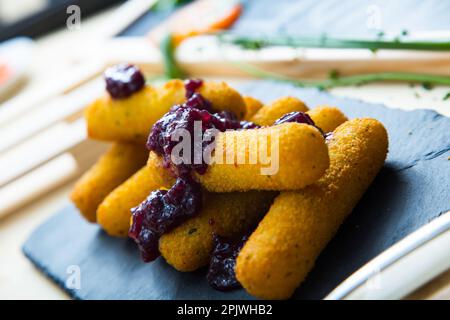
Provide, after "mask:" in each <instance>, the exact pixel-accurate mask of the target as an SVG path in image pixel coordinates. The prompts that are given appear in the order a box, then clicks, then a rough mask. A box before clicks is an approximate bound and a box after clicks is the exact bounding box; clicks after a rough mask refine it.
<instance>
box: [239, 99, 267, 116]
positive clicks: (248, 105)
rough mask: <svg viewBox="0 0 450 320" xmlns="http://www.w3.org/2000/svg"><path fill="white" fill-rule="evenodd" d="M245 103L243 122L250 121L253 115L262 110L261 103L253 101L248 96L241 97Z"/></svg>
mask: <svg viewBox="0 0 450 320" xmlns="http://www.w3.org/2000/svg"><path fill="white" fill-rule="evenodd" d="M243 99H244V102H245V116H244V120H246V121H250V119H251V118H252V117H253V115H254V114H255V113H256V112H257V111H258V110H259V109H261V108H262V106H263V103H262V102H261V101H259V100H258V99H255V98H253V97H250V96H244V97H243Z"/></svg>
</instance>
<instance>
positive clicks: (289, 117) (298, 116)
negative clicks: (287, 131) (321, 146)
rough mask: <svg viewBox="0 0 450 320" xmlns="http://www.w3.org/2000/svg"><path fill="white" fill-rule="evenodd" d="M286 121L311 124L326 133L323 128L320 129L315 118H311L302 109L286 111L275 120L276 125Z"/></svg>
mask: <svg viewBox="0 0 450 320" xmlns="http://www.w3.org/2000/svg"><path fill="white" fill-rule="evenodd" d="M286 122H297V123H305V124H309V125H311V126H314V127H316V128H317V129H318V130H319V131H320V132H321V133H322V135H324V132H323V131H322V129H320V128H319V127H318V126H316V124H315V123H314V121H313V119H311V117H310V116H309V115H308V114H307V113H304V112H301V111H294V112H290V113H286V114H285V115H284V116H282V117H281V118H280V119H278V120H277V121H275V123H274V125H277V124H282V123H286Z"/></svg>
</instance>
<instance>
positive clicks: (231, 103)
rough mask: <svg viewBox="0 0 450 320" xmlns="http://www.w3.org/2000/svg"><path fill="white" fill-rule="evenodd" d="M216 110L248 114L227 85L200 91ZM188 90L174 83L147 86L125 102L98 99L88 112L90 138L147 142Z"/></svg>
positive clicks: (207, 85) (209, 85)
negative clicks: (164, 117) (159, 121)
mask: <svg viewBox="0 0 450 320" xmlns="http://www.w3.org/2000/svg"><path fill="white" fill-rule="evenodd" d="M198 92H199V93H201V94H202V95H203V96H204V97H205V98H206V99H208V100H209V101H210V102H211V103H212V106H213V108H214V109H215V110H218V111H222V110H228V111H233V112H234V113H235V114H236V115H237V116H238V117H239V118H242V117H243V116H244V114H245V103H244V100H243V99H242V97H241V95H240V94H239V93H238V92H237V91H235V90H234V89H232V88H230V87H229V86H228V85H227V84H226V83H224V82H206V83H204V84H202V86H201V87H200V88H199V89H198ZM185 93H186V90H185V88H184V83H183V81H181V80H171V81H169V82H167V83H166V84H165V85H163V86H162V87H159V88H154V87H150V86H145V87H144V88H143V89H141V90H140V91H138V92H136V93H134V94H133V95H131V96H130V97H128V98H126V99H112V98H111V97H110V95H109V94H105V95H104V96H103V97H101V98H99V99H97V100H95V101H94V102H93V103H92V104H91V105H89V106H88V107H87V108H86V110H85V118H86V122H87V129H88V135H89V137H90V138H93V139H98V140H107V141H122V142H123V141H125V142H138V143H145V141H146V139H147V137H148V134H149V132H150V129H151V128H152V126H153V124H154V123H155V122H156V121H157V120H159V119H160V118H161V117H162V116H163V115H164V114H165V113H166V112H168V111H169V109H170V108H171V107H172V106H174V105H176V104H180V103H183V102H184V101H185V100H186V98H185Z"/></svg>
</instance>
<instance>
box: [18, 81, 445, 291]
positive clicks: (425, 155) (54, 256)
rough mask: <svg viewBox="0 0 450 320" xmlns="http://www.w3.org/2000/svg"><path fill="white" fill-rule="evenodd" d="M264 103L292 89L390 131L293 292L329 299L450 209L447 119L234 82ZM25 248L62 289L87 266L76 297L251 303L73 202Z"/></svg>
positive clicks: (309, 101) (310, 102)
mask: <svg viewBox="0 0 450 320" xmlns="http://www.w3.org/2000/svg"><path fill="white" fill-rule="evenodd" d="M238 89H239V90H240V91H241V92H242V93H245V94H250V95H253V96H255V97H257V98H260V99H262V100H263V101H270V100H271V99H274V98H277V97H280V96H283V95H293V96H297V97H299V98H301V99H303V100H304V101H305V102H306V103H307V104H308V105H309V106H310V107H314V106H316V105H318V104H330V105H336V106H339V107H340V108H341V109H342V110H343V111H344V112H345V113H346V114H347V115H348V116H349V118H355V117H373V118H376V119H379V120H380V121H382V122H383V124H384V125H385V126H386V128H387V130H388V132H389V144H390V151H389V155H388V160H387V162H386V164H385V166H384V168H383V169H382V171H381V172H380V174H379V175H378V177H377V178H376V180H375V182H374V183H373V185H372V186H371V187H370V189H369V190H368V191H367V192H366V194H365V196H364V197H363V199H362V200H361V201H360V203H359V204H358V206H357V208H356V209H355V210H354V212H353V213H352V214H351V215H350V217H349V218H348V219H347V221H346V222H345V223H344V224H343V225H342V227H341V229H340V230H339V232H338V234H337V235H336V237H335V238H334V239H333V240H332V241H331V243H330V244H329V245H328V247H327V248H326V250H325V251H324V252H323V253H322V255H321V256H320V258H319V259H318V261H317V264H316V267H315V268H314V269H313V271H312V272H311V273H310V275H309V276H308V278H307V280H306V282H305V283H304V284H303V285H302V286H301V287H300V288H299V289H298V290H297V292H296V294H295V296H294V298H307V299H318V298H323V297H324V296H325V295H326V294H327V293H329V292H330V291H331V290H332V289H333V288H335V287H336V286H337V285H338V284H339V283H341V282H342V281H343V280H344V279H345V278H346V277H348V276H349V275H350V274H351V273H352V272H354V271H356V270H357V269H358V268H359V267H361V266H362V265H363V264H364V263H366V262H367V261H369V260H370V259H372V258H374V257H375V256H376V255H378V254H379V253H381V252H382V251H384V250H385V249H387V248H388V247H390V246H391V245H393V244H394V243H396V242H397V241H399V240H400V239H402V238H404V237H405V236H406V235H408V234H410V233H411V232H413V231H414V230H416V229H417V228H419V227H420V226H422V225H424V224H426V223H428V222H429V221H431V220H433V219H434V218H436V217H438V216H439V215H440V214H442V213H444V212H446V211H448V210H450V201H449V200H450V161H449V156H450V119H449V118H446V117H444V116H441V115H439V114H437V113H436V112H434V111H430V110H417V111H409V112H407V111H401V110H397V109H389V108H386V107H384V106H382V105H377V104H368V103H365V102H360V101H356V100H350V99H343V98H336V97H333V96H330V95H329V94H327V93H324V92H319V91H317V90H313V89H300V88H296V87H293V86H290V85H286V84H281V83H273V82H267V81H255V82H250V83H246V84H243V85H241V86H239V88H238ZM23 250H24V253H25V254H26V255H27V257H29V258H30V259H31V261H32V262H33V263H34V264H35V265H36V266H37V267H38V268H39V269H41V270H42V271H43V272H44V273H46V274H47V275H48V276H49V277H50V278H52V279H53V280H54V281H55V282H57V283H58V284H59V285H61V287H64V283H65V281H66V279H67V276H68V274H67V273H66V271H67V268H68V266H70V265H78V266H79V267H80V270H81V289H79V290H67V289H66V290H67V291H68V292H69V293H70V294H71V295H72V296H73V297H75V298H79V299H247V298H251V297H250V296H249V295H247V294H246V293H245V292H244V291H243V290H238V291H234V292H230V293H221V292H217V291H214V290H213V289H211V288H209V287H208V285H207V284H206V280H205V277H204V275H205V272H204V270H200V271H198V272H195V273H180V272H177V271H175V270H174V269H172V268H171V267H170V266H168V265H167V264H166V263H165V262H164V261H163V259H162V258H159V259H158V260H157V261H156V262H154V263H151V264H144V263H143V262H141V260H140V258H139V254H138V252H137V250H136V248H135V246H134V245H133V243H132V242H131V241H130V240H125V239H114V238H110V237H108V236H107V235H106V234H105V233H104V232H102V231H101V230H99V228H98V227H97V226H95V225H90V224H88V223H86V222H85V221H84V220H83V219H82V218H81V217H80V216H79V214H78V213H77V210H76V209H75V208H74V207H73V206H68V207H67V208H65V209H64V210H62V211H61V212H59V213H58V214H56V215H55V216H54V217H52V218H50V219H49V220H48V221H47V222H45V223H44V224H43V225H42V226H40V227H39V228H38V229H37V230H36V231H35V232H34V233H33V234H32V235H31V236H30V238H29V239H28V240H27V242H26V243H25V245H24V247H23Z"/></svg>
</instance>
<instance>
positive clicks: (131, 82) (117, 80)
mask: <svg viewBox="0 0 450 320" xmlns="http://www.w3.org/2000/svg"><path fill="white" fill-rule="evenodd" d="M104 77H105V81H106V90H107V91H108V92H109V94H110V96H111V97H112V98H113V99H125V98H128V97H129V96H131V95H132V94H133V93H135V92H137V91H139V90H141V89H142V88H143V87H144V84H145V79H144V76H143V74H142V72H141V71H140V70H139V69H138V68H137V67H135V66H133V65H131V64H118V65H115V66H113V67H110V68H108V69H107V70H106V71H105V74H104Z"/></svg>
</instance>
